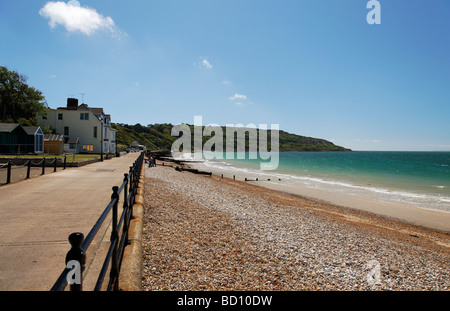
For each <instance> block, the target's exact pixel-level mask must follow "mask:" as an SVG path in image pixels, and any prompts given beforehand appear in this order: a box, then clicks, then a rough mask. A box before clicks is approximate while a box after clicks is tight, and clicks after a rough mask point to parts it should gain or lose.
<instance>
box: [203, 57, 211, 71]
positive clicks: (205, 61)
mask: <svg viewBox="0 0 450 311" xmlns="http://www.w3.org/2000/svg"><path fill="white" fill-rule="evenodd" d="M202 65H203V67H205V68H207V69H211V68H212V67H213V66H212V65H211V63H210V62H208V61H207V60H206V59H203V60H202Z"/></svg>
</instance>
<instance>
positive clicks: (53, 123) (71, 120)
mask: <svg viewBox="0 0 450 311" xmlns="http://www.w3.org/2000/svg"><path fill="white" fill-rule="evenodd" d="M37 119H38V123H39V125H41V126H44V125H45V126H48V127H49V128H50V129H52V130H54V131H55V133H56V134H60V135H64V139H65V144H66V145H67V147H65V148H64V149H65V150H67V151H68V149H70V150H71V151H73V150H75V152H82V153H97V154H99V153H101V152H102V148H103V153H115V152H116V130H115V129H113V128H111V116H110V115H108V114H105V113H104V112H103V108H90V107H88V105H86V104H81V105H78V99H76V98H68V99H67V107H60V108H57V109H48V110H47V115H46V116H42V115H38V117H37ZM74 142H77V143H76V145H75V143H74Z"/></svg>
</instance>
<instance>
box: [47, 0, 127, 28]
mask: <svg viewBox="0 0 450 311" xmlns="http://www.w3.org/2000/svg"><path fill="white" fill-rule="evenodd" d="M39 14H40V15H41V16H42V17H44V18H47V19H49V22H48V24H49V25H50V28H52V29H53V28H55V27H56V26H57V25H61V26H63V27H64V28H66V30H67V31H68V32H81V33H82V34H85V35H87V36H91V35H93V34H94V33H96V32H97V31H100V30H107V31H109V32H111V33H112V34H117V33H118V29H117V28H116V26H115V24H114V21H113V19H112V18H111V17H109V16H107V17H104V16H103V15H101V14H99V13H97V11H96V10H95V9H93V8H89V7H82V6H81V5H80V2H78V1H76V0H70V1H68V2H67V3H65V2H63V1H56V2H55V1H49V2H47V3H46V4H45V5H44V7H43V8H42V9H40V10H39Z"/></svg>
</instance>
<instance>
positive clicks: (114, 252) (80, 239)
mask: <svg viewBox="0 0 450 311" xmlns="http://www.w3.org/2000/svg"><path fill="white" fill-rule="evenodd" d="M143 160H144V152H142V153H141V155H140V156H139V158H138V159H137V160H136V161H135V162H134V164H133V166H132V167H130V171H129V173H127V174H124V179H123V183H122V185H121V186H120V187H118V186H114V187H113V188H112V189H113V193H112V195H111V201H110V202H109V204H108V205H107V207H106V208H105V210H104V211H103V213H102V214H101V216H100V217H99V219H98V220H97V222H96V223H95V225H94V227H92V229H91V231H90V232H89V234H88V235H87V236H86V238H84V235H83V234H82V233H80V232H75V233H72V234H71V235H69V242H70V244H71V249H70V250H69V251H68V253H67V255H66V264H67V266H66V268H65V269H64V270H63V272H62V273H61V275H60V276H59V278H58V280H57V281H56V282H55V284H54V285H53V287H52V288H51V291H63V290H64V289H65V288H66V286H67V284H69V285H70V290H71V291H82V290H83V284H82V283H83V275H82V273H83V270H84V266H85V258H86V252H87V250H88V248H89V245H90V244H91V242H92V240H93V239H94V237H95V235H96V234H97V232H98V230H99V228H100V226H101V225H102V223H103V222H104V221H105V219H106V218H107V216H108V214H109V213H110V212H111V210H112V230H111V239H110V240H111V243H110V247H109V249H108V252H107V255H106V258H105V260H104V262H103V266H102V268H101V271H100V274H99V276H98V279H97V282H96V285H95V288H94V291H100V290H101V289H102V286H103V283H104V280H105V278H106V275H107V272H108V269H109V270H110V273H109V281H108V285H107V287H106V290H107V291H117V290H118V289H119V272H120V266H121V264H122V257H123V253H124V249H125V247H126V245H127V244H128V226H129V224H130V220H131V219H132V217H133V205H134V203H135V196H136V193H137V188H138V184H139V179H140V175H141V170H142V165H143ZM122 193H123V211H122V214H121V216H120V218H119V211H118V203H119V199H120V195H121V194H122ZM122 226H123V228H122ZM119 233H121V236H119V235H120V234H119Z"/></svg>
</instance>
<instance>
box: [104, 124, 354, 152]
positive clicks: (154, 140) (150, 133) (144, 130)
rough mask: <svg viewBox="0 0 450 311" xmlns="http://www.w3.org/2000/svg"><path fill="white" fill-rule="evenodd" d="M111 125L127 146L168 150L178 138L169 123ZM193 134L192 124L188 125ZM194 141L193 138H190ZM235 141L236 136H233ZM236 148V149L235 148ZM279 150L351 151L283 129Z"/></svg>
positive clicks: (119, 144) (120, 142) (206, 137)
mask: <svg viewBox="0 0 450 311" xmlns="http://www.w3.org/2000/svg"><path fill="white" fill-rule="evenodd" d="M112 127H113V128H114V129H116V130H117V133H116V144H117V145H118V146H121V145H122V146H129V145H130V144H131V143H132V142H133V141H137V142H139V143H140V144H141V145H144V146H146V147H147V149H149V150H170V149H171V146H172V144H173V142H174V141H175V140H176V139H177V138H178V137H175V136H172V135H171V131H172V127H173V125H172V124H170V123H163V124H149V125H148V126H142V125H141V124H139V123H138V124H135V125H128V124H121V123H116V124H113V125H112ZM189 127H190V129H191V133H192V135H193V133H194V130H193V126H192V125H189ZM222 132H223V148H224V151H226V138H225V133H226V131H225V127H223V128H222ZM268 133H269V134H268V138H267V143H268V149H269V151H270V131H269V132H268ZM213 136H214V133H213ZM209 139H211V137H210V136H205V137H203V143H204V142H206V141H208V140H209ZM191 141H192V142H193V141H194V140H193V138H192V140H191ZM235 141H236V138H235ZM245 142H246V147H248V142H249V139H248V135H246V139H245ZM235 150H236V149H235ZM279 151H280V152H287V151H351V150H350V149H347V148H344V147H341V146H336V145H335V144H333V143H332V142H329V141H327V140H324V139H318V138H311V137H305V136H300V135H295V134H290V133H287V132H285V131H282V130H280V131H279Z"/></svg>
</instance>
